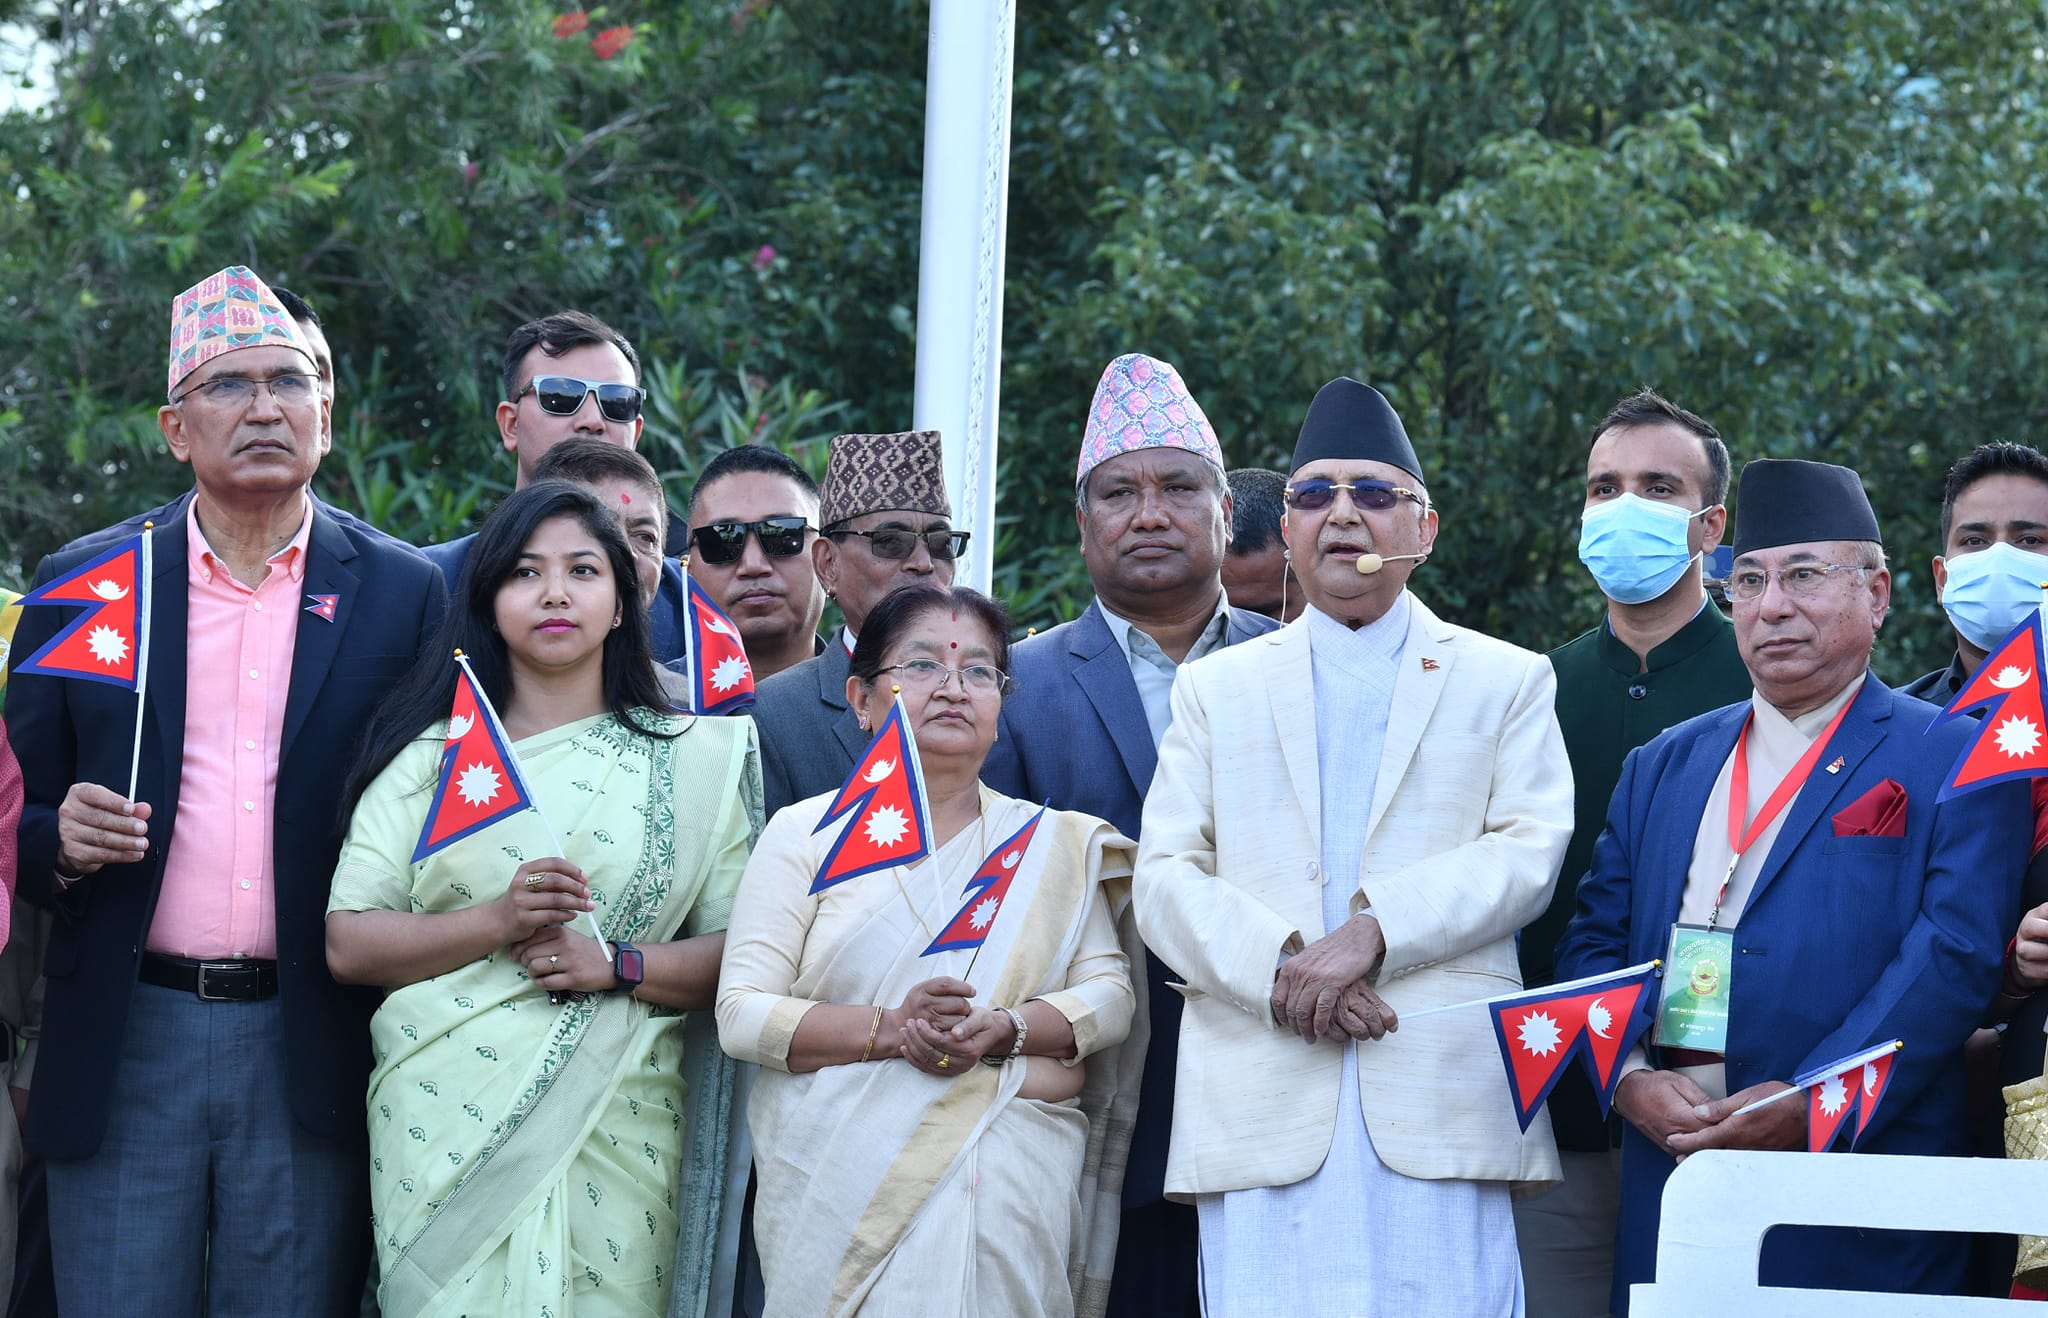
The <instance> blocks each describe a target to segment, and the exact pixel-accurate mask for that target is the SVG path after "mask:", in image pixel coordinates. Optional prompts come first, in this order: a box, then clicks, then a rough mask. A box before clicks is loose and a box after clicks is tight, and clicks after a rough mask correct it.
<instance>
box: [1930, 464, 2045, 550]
mask: <svg viewBox="0 0 2048 1318" xmlns="http://www.w3.org/2000/svg"><path fill="white" fill-rule="evenodd" d="M1990 476H2025V477H2027V478H2028V479H2029V480H2037V481H2040V482H2041V483H2042V484H2043V485H2048V456H2044V455H2043V454H2042V453H2041V451H2040V450H2039V449H2034V448H2029V447H2028V446H2026V445H2025V444H2004V443H2000V444H1980V445H1978V446H1977V447H1976V448H1973V449H1971V450H1970V451H1969V452H1968V453H1965V454H1964V455H1963V456H1962V457H1961V458H1960V459H1958V460H1957V462H1956V465H1955V466H1953V467H1950V468H1949V469H1948V484H1947V485H1946V486H1945V487H1944V488H1943V489H1942V492H1941V548H1942V552H1943V553H1947V552H1948V533H1949V531H1950V530H1951V529H1953V527H1954V524H1955V516H1956V500H1957V499H1960V498H1962V497H1963V491H1964V490H1967V489H1969V488H1970V487H1971V486H1972V485H1975V484H1976V483H1977V482H1978V481H1981V480H1984V479H1985V478H1987V477H1990Z"/></svg>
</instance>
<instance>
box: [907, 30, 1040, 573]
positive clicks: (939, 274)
mask: <svg viewBox="0 0 2048 1318" xmlns="http://www.w3.org/2000/svg"><path fill="white" fill-rule="evenodd" d="M1016 31H1017V9H1016V3H1015V0H932V7H931V26H930V41H929V49H928V53H927V56H926V61H925V102H924V200H923V220H922V224H921V227H920V242H919V245H918V263H917V267H918V268H917V379H916V392H915V400H914V402H913V405H912V409H911V415H912V417H913V424H914V425H915V426H916V427H917V428H918V429H920V430H936V431H938V432H939V434H940V439H941V444H942V447H943V448H944V451H945V466H946V485H947V488H948V489H950V490H951V491H952V502H953V524H954V525H955V526H957V527H958V528H960V529H961V530H963V531H967V532H969V533H970V534H971V535H972V537H973V538H972V539H971V540H969V541H968V543H967V553H966V555H965V556H964V557H963V558H962V559H961V561H960V563H959V564H958V565H957V568H956V576H955V580H956V581H957V582H958V583H959V584H960V585H963V586H972V587H973V588H975V589H976V590H982V591H985V590H987V589H988V588H989V580H990V575H991V571H992V569H993V566H994V554H995V535H996V517H995V500H996V402H997V398H998V396H999V394H1000V392H1001V391H1000V388H999V385H1000V376H1001V372H1002V360H1003V246H1004V242H1005V240H1006V237H1007V231H1008V227H1009V198H1010V99H1011V97H1010V85H1011V84H1010V79H1011V70H1012V68H1013V67H1014V65H1015V62H1016Z"/></svg>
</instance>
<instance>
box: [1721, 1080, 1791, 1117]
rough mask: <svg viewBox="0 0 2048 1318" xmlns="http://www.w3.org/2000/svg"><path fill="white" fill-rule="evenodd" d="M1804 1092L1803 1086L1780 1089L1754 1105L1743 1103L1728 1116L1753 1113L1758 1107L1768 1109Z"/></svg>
mask: <svg viewBox="0 0 2048 1318" xmlns="http://www.w3.org/2000/svg"><path fill="white" fill-rule="evenodd" d="M1805 1092H1806V1087H1805V1086H1804V1085H1800V1086H1797V1087H1795V1088H1792V1089H1780V1090H1779V1091H1778V1092H1777V1093H1775V1094H1766V1095H1765V1096H1764V1097H1762V1098H1760V1099H1758V1100H1757V1101H1756V1102H1754V1103H1745V1104H1743V1105H1742V1106H1741V1107H1739V1108H1736V1109H1735V1110H1734V1111H1733V1112H1730V1113H1729V1114H1728V1115H1729V1116H1731V1117H1739V1116H1741V1115H1742V1114H1743V1113H1745V1112H1754V1111H1756V1110H1757V1109H1758V1108H1760V1107H1769V1106H1770V1105H1771V1104H1773V1103H1775V1102H1777V1101H1778V1100H1779V1099H1781V1098H1790V1097H1792V1095H1794V1094H1803V1093H1805Z"/></svg>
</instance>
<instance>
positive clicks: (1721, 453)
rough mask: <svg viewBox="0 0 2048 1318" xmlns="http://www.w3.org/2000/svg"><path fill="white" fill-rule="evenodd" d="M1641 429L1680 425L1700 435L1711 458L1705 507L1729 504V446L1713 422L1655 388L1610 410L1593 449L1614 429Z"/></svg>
mask: <svg viewBox="0 0 2048 1318" xmlns="http://www.w3.org/2000/svg"><path fill="white" fill-rule="evenodd" d="M1641 426H1679V427H1681V428H1683V429H1686V430H1690V431H1691V432H1692V433H1693V434H1694V435H1695V436H1697V437H1698V438H1699V441H1700V448H1701V449H1702V450H1703V451H1704V452H1705V453H1706V457H1707V490H1706V494H1707V502H1706V505H1705V506H1706V507H1709V508H1711V507H1713V506H1714V505H1715V504H1720V503H1726V502H1728V481H1729V467H1728V446H1727V445H1726V444H1724V443H1722V442H1721V432H1720V431H1718V430H1716V429H1714V423H1713V422H1711V421H1709V420H1707V419H1706V418H1705V417H1703V416H1700V415H1699V414H1698V413H1695V412H1688V411H1686V410H1685V409H1684V408H1682V407H1680V406H1679V405H1678V404H1676V403H1674V402H1672V401H1671V400H1670V399H1668V398H1666V397H1664V396H1663V395H1662V394H1659V393H1658V392H1657V391H1656V390H1654V389H1638V390H1636V391H1635V392H1634V393H1632V394H1630V395H1629V396H1628V397H1626V398H1624V399H1622V400H1621V401H1620V402H1618V403H1616V404H1615V405H1614V406H1613V407H1610V408H1608V409H1607V415H1606V416H1604V417H1601V418H1600V424H1599V425H1597V426H1594V427H1593V438H1592V439H1591V440H1588V441H1587V443H1588V445H1589V446H1590V445H1591V444H1592V443H1594V442H1597V441H1598V440H1599V438H1600V436H1602V435H1604V434H1606V433H1607V432H1608V431H1610V430H1634V429H1637V428H1638V427H1641Z"/></svg>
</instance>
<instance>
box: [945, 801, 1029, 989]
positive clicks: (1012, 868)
mask: <svg viewBox="0 0 2048 1318" xmlns="http://www.w3.org/2000/svg"><path fill="white" fill-rule="evenodd" d="M1043 818H1045V807H1044V806H1040V807H1038V813H1037V814H1035V815H1033V816H1031V818H1029V819H1027V820H1025V821H1024V827H1022V828H1020V829H1018V830H1017V831H1016V832H1014V833H1012V834H1010V836H1009V837H1008V838H1007V839H1005V840H1004V841H1003V842H1002V843H1000V844H999V845H998V846H997V847H996V849H995V850H994V851H991V852H989V853H988V855H987V856H986V857H984V858H983V860H982V862H981V867H980V868H979V869H977V870H975V871H974V877H973V878H971V879H969V880H967V890H966V897H967V904H966V905H964V906H962V907H961V908H960V913H959V914H958V915H956V916H954V917H953V918H952V919H951V920H950V921H948V922H947V924H946V927H945V928H944V929H941V930H939V936H938V937H937V938H934V939H932V942H931V946H930V947H927V948H926V949H925V950H924V951H922V952H920V953H918V955H919V956H930V955H932V954H933V953H934V952H958V951H964V950H966V949H967V948H970V947H980V946H981V945H982V944H983V943H985V942H987V941H988V931H989V930H991V929H993V928H995V925H996V916H997V914H998V913H1000V912H1001V911H1002V909H1003V898H1005V897H1007V896H1009V895H1010V881H1011V880H1012V879H1014V878H1016V877H1017V867H1018V865H1020V864H1021V863H1022V862H1023V860H1024V853H1025V851H1026V850H1028V849H1029V848H1030V846H1031V836H1032V834H1034V833H1036V832H1037V831H1038V821H1039V820H1041V819H1043Z"/></svg>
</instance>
